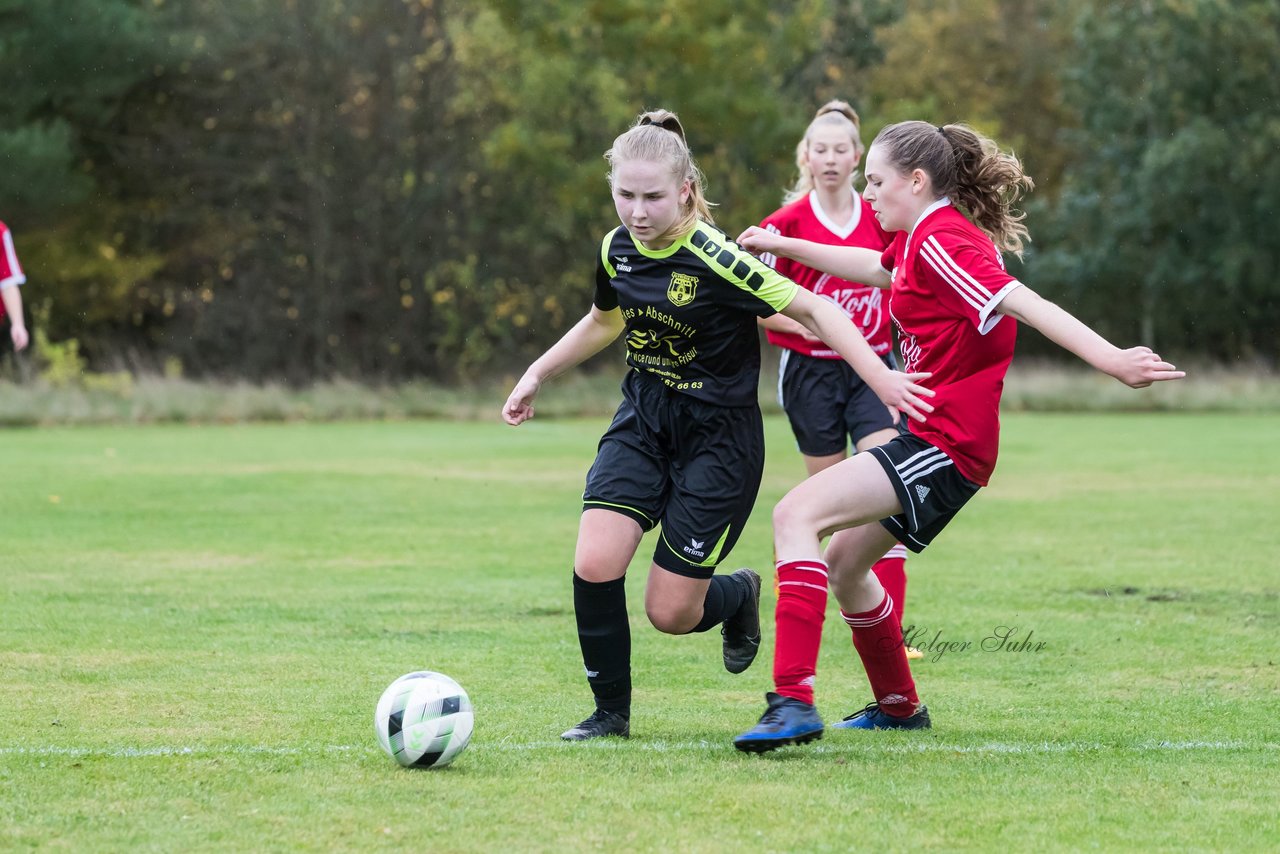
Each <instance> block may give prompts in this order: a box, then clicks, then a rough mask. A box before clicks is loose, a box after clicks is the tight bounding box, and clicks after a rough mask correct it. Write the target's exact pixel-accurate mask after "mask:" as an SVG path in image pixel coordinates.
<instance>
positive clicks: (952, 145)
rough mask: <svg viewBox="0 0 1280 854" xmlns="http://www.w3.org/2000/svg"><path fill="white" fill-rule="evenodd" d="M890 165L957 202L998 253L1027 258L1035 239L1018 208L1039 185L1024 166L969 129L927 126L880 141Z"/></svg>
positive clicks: (907, 126)
mask: <svg viewBox="0 0 1280 854" xmlns="http://www.w3.org/2000/svg"><path fill="white" fill-rule="evenodd" d="M872 144H873V145H877V146H880V148H881V150H883V151H884V152H885V155H886V157H887V159H888V160H889V162H890V163H892V164H893V165H894V167H895V168H897V170H898V171H899V172H901V173H903V174H907V173H909V172H911V171H912V170H913V169H921V170H923V171H924V173H925V174H927V175H928V176H929V179H930V180H931V181H932V183H933V191H934V193H936V194H937V195H938V196H947V197H950V198H951V199H953V200H954V201H955V202H956V204H957V206H958V207H959V208H960V209H961V210H962V211H964V213H965V214H966V215H967V216H968V217H969V219H970V220H972V221H973V223H974V225H976V226H978V228H980V229H982V230H983V231H984V232H985V233H986V234H987V236H988V237H990V238H991V242H992V243H994V244H995V245H996V248H997V249H999V250H1000V251H1002V252H1012V253H1014V254H1015V255H1017V256H1018V257H1019V258H1021V257H1022V247H1023V244H1024V243H1026V242H1029V241H1030V240H1031V236H1030V234H1029V233H1028V231H1027V227H1026V226H1025V225H1023V224H1022V220H1023V219H1024V218H1025V217H1026V214H1025V213H1023V212H1022V211H1019V210H1016V209H1015V208H1014V205H1015V204H1017V202H1018V200H1019V199H1020V198H1021V197H1022V196H1023V194H1024V193H1026V192H1027V191H1029V190H1031V189H1032V188H1033V187H1034V186H1035V182H1033V181H1032V180H1031V177H1030V176H1029V175H1027V174H1026V173H1024V172H1023V171H1022V163H1021V162H1019V160H1018V158H1017V157H1015V156H1013V155H1012V154H1006V153H1004V152H1002V151H1000V149H999V147H998V146H997V145H996V143H995V142H994V141H992V140H991V139H989V138H987V137H985V136H983V135H982V134H980V133H978V132H977V131H975V130H974V129H973V128H971V127H969V126H968V125H965V124H950V125H939V126H934V125H931V124H928V123H927V122H900V123H899V124H895V125H889V126H888V127H886V128H885V129H884V130H882V131H880V133H879V135H878V136H876V138H875V142H874V143H872Z"/></svg>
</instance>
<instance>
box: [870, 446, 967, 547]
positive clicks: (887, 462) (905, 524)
mask: <svg viewBox="0 0 1280 854" xmlns="http://www.w3.org/2000/svg"><path fill="white" fill-rule="evenodd" d="M868 453H870V454H871V455H872V456H874V457H875V458H876V459H877V460H879V461H880V465H881V466H883V467H884V470H885V473H886V474H888V475H889V480H890V481H892V482H893V491H894V492H896V493H897V494H898V500H899V501H900V502H902V512H901V513H900V514H898V515H897V516H890V517H888V518H887V519H881V520H880V524H881V525H884V527H885V528H886V529H887V530H888V531H889V533H891V534H893V535H894V536H895V537H897V538H898V541H899V542H901V543H902V544H903V545H904V546H906V547H907V548H909V549H911V551H913V552H922V551H924V547H925V546H927V545H929V543H931V542H933V538H934V537H936V536H938V533H939V532H940V531H941V530H942V529H943V528H945V527H947V523H948V522H950V521H951V519H952V517H953V516H955V515H956V513H957V512H959V510H960V508H961V507H963V506H964V505H965V502H967V501H968V500H969V499H970V498H972V497H973V496H974V494H975V493H976V492H977V491H978V490H979V489H981V488H982V487H980V486H979V485H978V484H976V483H974V482H973V481H971V480H969V478H967V477H965V476H964V475H962V474H961V473H960V472H959V471H958V470H957V469H956V466H955V463H953V462H951V458H950V457H948V456H947V455H946V454H944V453H943V452H942V451H940V450H938V449H937V448H935V447H934V446H933V445H930V444H929V443H928V442H926V441H925V440H924V439H921V438H920V437H918V436H916V435H914V434H913V433H911V432H909V431H908V430H907V429H906V427H905V426H902V427H901V428H900V429H899V433H898V435H897V436H896V437H894V438H893V439H891V440H890V441H888V442H886V443H885V444H883V445H880V446H879V447H877V448H871V449H870V450H869V451H868Z"/></svg>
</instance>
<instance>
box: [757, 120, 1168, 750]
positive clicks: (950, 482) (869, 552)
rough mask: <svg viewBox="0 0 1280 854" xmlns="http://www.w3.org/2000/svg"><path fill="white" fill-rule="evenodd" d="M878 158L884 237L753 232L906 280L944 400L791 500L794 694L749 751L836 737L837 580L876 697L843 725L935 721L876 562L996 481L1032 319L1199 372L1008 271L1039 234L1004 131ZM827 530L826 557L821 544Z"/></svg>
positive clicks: (1160, 367) (786, 560)
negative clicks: (822, 674) (819, 705)
mask: <svg viewBox="0 0 1280 854" xmlns="http://www.w3.org/2000/svg"><path fill="white" fill-rule="evenodd" d="M866 174H867V188H866V190H865V192H864V194H863V196H864V198H865V199H866V200H867V201H868V202H870V203H871V207H872V209H873V210H874V211H875V215H876V219H877V220H879V222H880V225H881V226H882V227H884V229H885V230H886V231H890V232H898V234H896V235H895V238H894V241H893V244H892V245H891V246H890V247H889V248H888V249H887V250H886V251H885V252H884V253H882V254H879V255H877V253H876V252H875V251H874V250H871V249H858V248H848V247H837V246H824V245H822V244H818V243H811V242H807V241H802V240H797V239H795V238H787V237H782V236H780V235H776V234H773V233H771V232H769V231H767V230H765V229H759V228H754V227H753V228H750V229H748V230H747V231H746V232H745V233H743V235H742V236H741V237H739V238H738V242H739V243H740V244H741V245H742V246H743V247H745V248H747V249H748V250H750V251H753V252H761V253H771V254H774V255H779V256H785V257H788V258H792V259H794V260H796V261H798V262H800V263H802V264H805V265H807V266H811V267H815V268H817V269H819V270H824V271H826V272H829V273H831V274H832V275H838V276H841V277H843V278H846V279H850V280H852V281H859V282H867V283H868V284H874V285H878V286H880V287H887V288H890V299H889V308H890V313H891V315H892V317H893V320H894V323H895V324H896V325H897V327H898V331H899V337H900V342H901V348H902V354H903V358H904V360H905V361H906V365H905V370H907V371H908V372H911V373H914V374H915V375H917V376H918V375H921V374H924V375H926V376H928V377H929V379H928V380H927V381H926V384H927V385H928V386H929V387H930V388H931V389H932V390H933V391H934V392H935V396H934V397H933V398H932V404H933V407H932V411H931V412H930V414H929V416H928V419H927V421H925V422H919V421H907V425H906V426H904V428H903V429H902V431H901V433H900V435H899V436H898V437H896V438H894V439H893V440H892V441H890V442H889V443H888V444H886V445H883V446H880V447H876V448H873V449H871V451H870V452H869V453H866V454H858V455H856V456H854V457H852V458H851V459H849V460H846V461H845V462H842V463H840V464H839V465H836V466H833V467H832V468H830V469H827V470H826V471H824V472H821V473H819V474H817V475H815V476H813V477H811V478H810V479H809V480H807V481H805V482H804V483H802V484H800V485H799V486H797V487H796V488H795V489H793V490H791V492H790V493H788V494H787V496H786V497H785V498H783V499H782V501H781V502H779V504H778V506H777V507H776V508H775V510H774V514H773V524H774V547H775V553H776V555H777V558H778V578H779V592H778V605H777V611H776V616H775V620H776V625H777V641H776V645H775V655H774V684H775V688H776V693H775V692H770V693H769V694H768V695H767V701H768V708H767V709H766V711H765V713H764V715H763V716H762V717H761V719H760V723H759V724H758V725H757V726H756V727H755V728H753V729H751V730H749V731H748V732H745V733H743V734H742V735H740V736H738V737H737V738H736V739H734V744H735V746H737V747H738V748H739V749H740V750H746V751H752V752H762V751H766V750H772V749H774V748H776V747H780V746H782V745H784V744H789V743H797V744H799V743H804V742H807V741H812V740H813V739H815V738H820V737H821V736H822V732H823V723H822V719H821V718H820V717H819V716H818V712H817V709H816V708H815V706H814V704H813V683H814V675H815V669H816V663H817V657H818V646H819V643H820V642H821V631H822V620H823V612H824V610H825V608H826V599H827V585H828V582H829V583H830V586H831V589H832V590H833V591H834V592H835V595H836V599H837V601H838V602H839V603H840V607H841V613H842V614H843V616H844V617H845V620H846V621H847V622H848V623H849V624H850V625H851V626H852V627H853V632H854V645H855V646H856V647H857V650H858V654H859V656H860V657H861V658H862V662H863V666H864V667H865V669H866V671H867V677H868V679H869V681H870V682H871V688H872V692H873V694H874V696H875V700H876V702H874V703H872V704H871V705H869V706H867V707H866V708H865V709H863V710H862V711H860V712H858V713H856V714H854V715H850V716H849V717H848V718H846V719H845V720H844V721H843V722H842V723H840V724H837V725H836V726H838V727H848V728H855V729H920V728H924V727H928V726H929V714H928V710H927V709H926V708H925V707H924V706H923V705H921V704H920V702H919V698H918V697H917V695H916V689H915V682H914V681H913V679H912V678H911V670H910V668H909V667H908V665H907V659H906V654H905V651H904V650H903V645H902V630H901V627H900V626H899V625H898V623H897V621H896V620H893V619H892V609H893V604H892V602H890V601H889V597H888V596H887V595H886V594H885V591H884V588H883V587H882V586H881V584H880V582H879V581H878V580H877V579H876V577H875V574H874V573H871V572H869V569H870V567H871V564H872V563H873V562H874V561H875V560H876V559H877V558H879V557H880V555H882V554H884V552H885V550H886V549H887V548H888V547H889V546H890V545H892V544H893V543H894V541H898V542H901V543H902V544H904V545H905V546H906V547H907V548H909V549H911V550H912V551H917V552H918V551H921V550H923V549H924V547H925V546H926V545H928V544H929V542H930V541H931V540H932V539H933V538H934V537H935V536H936V535H937V534H938V532H939V531H941V530H942V528H943V527H945V526H946V524H947V523H948V522H949V521H950V520H951V518H952V517H953V516H954V515H955V514H956V512H957V511H958V510H959V509H960V507H962V506H963V505H964V503H965V502H966V501H967V500H968V499H969V498H970V497H971V496H972V495H973V494H974V493H975V492H977V491H978V489H979V488H980V487H982V486H985V485H986V483H987V480H988V478H989V477H990V476H991V472H992V469H993V468H994V467H995V462H996V449H997V445H998V442H999V427H1000V423H999V405H1000V392H1001V390H1002V388H1003V383H1004V374H1005V371H1006V369H1007V368H1008V366H1009V362H1010V360H1011V359H1012V358H1013V345H1014V336H1015V334H1016V327H1015V323H1016V322H1017V321H1021V322H1022V323H1026V324H1027V325H1029V326H1032V327H1034V328H1035V329H1038V330H1039V331H1040V332H1041V333H1043V334H1044V335H1045V336H1047V337H1048V338H1049V339H1050V340H1052V341H1054V342H1056V343H1057V344H1059V345H1061V346H1062V347H1063V348H1065V349H1067V350H1069V351H1070V352H1072V353H1075V354H1076V355H1077V356H1079V357H1080V358H1082V359H1083V360H1084V361H1086V362H1088V363H1089V364H1090V365H1092V366H1093V367H1095V368H1097V369H1098V370H1100V371H1102V372H1103V373H1106V374H1109V375H1111V376H1113V377H1115V378H1116V379H1118V380H1120V381H1121V382H1123V383H1125V384H1126V385H1129V386H1131V387H1133V388H1143V387H1146V386H1149V385H1151V384H1152V383H1153V382H1157V381H1161V380H1175V379H1180V378H1181V377H1182V376H1184V374H1183V372H1182V371H1179V370H1177V369H1175V367H1174V366H1173V365H1171V364H1169V363H1168V362H1165V361H1164V360H1162V359H1161V358H1160V357H1159V356H1158V355H1157V354H1155V353H1153V352H1152V351H1151V350H1150V349H1149V348H1147V347H1133V348H1130V349H1128V350H1121V349H1119V348H1117V347H1115V346H1114V345H1112V344H1111V343H1110V342H1108V341H1107V340H1106V339H1104V338H1102V337H1101V336H1100V335H1098V334H1097V333H1096V332H1094V331H1093V330H1092V329H1090V328H1089V327H1088V326H1086V325H1084V324H1083V323H1081V322H1080V321H1079V320H1077V319H1076V318H1075V317H1073V316H1072V315H1071V314H1069V313H1068V312H1066V311H1064V310H1063V309H1061V308H1059V307H1058V306H1056V305H1054V304H1053V303H1051V302H1048V301H1046V300H1044V299H1042V298H1041V297H1039V296H1038V295H1037V294H1036V293H1035V292H1034V291H1032V290H1031V289H1030V288H1028V287H1026V286H1024V285H1023V284H1022V283H1021V282H1019V281H1018V280H1017V279H1015V278H1013V277H1012V276H1010V275H1009V274H1008V273H1006V272H1005V270H1004V265H1003V262H1002V260H1001V256H1000V252H1001V251H1002V250H1004V251H1012V252H1015V253H1017V252H1019V251H1020V250H1021V248H1022V243H1023V241H1024V240H1025V239H1026V238H1027V230H1026V227H1025V226H1024V225H1022V222H1021V219H1022V216H1021V215H1020V214H1015V212H1014V211H1013V210H1012V205H1013V204H1014V203H1015V202H1016V200H1017V199H1018V197H1019V196H1020V195H1021V194H1022V193H1023V192H1025V191H1026V190H1028V189H1030V188H1031V186H1032V183H1031V179H1030V178H1028V177H1027V176H1026V175H1024V174H1023V172H1022V167H1021V164H1020V163H1019V162H1018V161H1017V160H1016V159H1015V158H1014V157H1012V156H1010V155H1007V154H1003V153H1001V152H1000V151H999V150H998V148H997V147H996V145H995V143H993V142H992V141H991V140H989V139H987V138H985V137H983V136H981V135H979V134H977V133H975V132H974V131H973V130H972V129H970V128H969V127H967V126H965V125H946V126H945V127H935V126H934V125H930V124H927V123H925V122H903V123H900V124H896V125H890V126H889V127H886V128H885V129H884V130H882V131H881V132H880V134H879V135H878V136H877V137H876V139H875V141H874V142H873V143H872V146H871V150H870V152H869V153H868V156H867V166H866ZM826 534H832V537H831V542H830V543H829V544H828V546H827V550H826V554H825V558H826V559H825V561H824V560H823V552H822V550H821V546H820V545H819V542H820V538H821V537H822V536H823V535H826Z"/></svg>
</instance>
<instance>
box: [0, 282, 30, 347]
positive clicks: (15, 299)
mask: <svg viewBox="0 0 1280 854" xmlns="http://www.w3.org/2000/svg"><path fill="white" fill-rule="evenodd" d="M0 299H3V301H4V310H5V312H6V313H7V314H8V315H9V337H10V338H12V339H13V349H14V351H15V352H16V351H18V350H22V349H25V348H26V346H27V344H28V342H30V340H31V336H29V335H28V334H27V324H26V321H25V320H24V319H23V317H22V292H21V291H20V290H18V286H17V285H11V286H10V287H7V288H0Z"/></svg>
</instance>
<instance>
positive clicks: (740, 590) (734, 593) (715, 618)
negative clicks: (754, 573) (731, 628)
mask: <svg viewBox="0 0 1280 854" xmlns="http://www.w3.org/2000/svg"><path fill="white" fill-rule="evenodd" d="M746 598H747V586H746V585H745V584H743V583H742V582H740V581H739V580H738V579H736V578H733V577H732V576H729V575H713V576H711V584H709V585H708V586H707V598H705V599H703V600H702V619H701V620H700V621H699V622H698V625H696V626H694V627H693V628H691V629H689V634H693V633H694V632H705V631H707V630H708V629H712V628H715V627H716V626H718V625H720V624H721V623H723V622H724V621H725V620H727V619H729V618H730V617H732V616H733V615H734V614H736V613H738V609H739V608H741V607H742V602H743V600H745V599H746Z"/></svg>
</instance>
